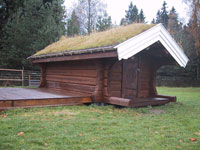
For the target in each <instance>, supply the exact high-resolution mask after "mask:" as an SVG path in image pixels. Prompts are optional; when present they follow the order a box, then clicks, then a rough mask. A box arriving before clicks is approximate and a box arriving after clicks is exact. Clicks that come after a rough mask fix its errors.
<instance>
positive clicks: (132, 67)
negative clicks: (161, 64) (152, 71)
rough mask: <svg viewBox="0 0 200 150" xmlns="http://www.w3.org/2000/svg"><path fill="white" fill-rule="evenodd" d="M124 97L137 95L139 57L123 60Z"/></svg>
mask: <svg viewBox="0 0 200 150" xmlns="http://www.w3.org/2000/svg"><path fill="white" fill-rule="evenodd" d="M122 68H123V73H122V98H128V99H131V98H134V97H137V68H138V64H137V59H136V58H132V59H127V60H123V67H122Z"/></svg>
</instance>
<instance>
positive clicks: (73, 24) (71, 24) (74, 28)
mask: <svg viewBox="0 0 200 150" xmlns="http://www.w3.org/2000/svg"><path fill="white" fill-rule="evenodd" d="M78 34H80V23H79V20H78V17H77V15H76V12H75V10H73V12H72V15H71V18H70V19H68V21H67V35H68V36H74V35H78Z"/></svg>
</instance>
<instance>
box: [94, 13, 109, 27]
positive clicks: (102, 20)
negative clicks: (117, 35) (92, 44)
mask: <svg viewBox="0 0 200 150" xmlns="http://www.w3.org/2000/svg"><path fill="white" fill-rule="evenodd" d="M111 26H112V20H111V17H110V16H108V14H107V13H106V12H105V13H104V15H103V16H99V17H98V20H97V24H96V29H97V31H105V30H107V29H109V28H111Z"/></svg>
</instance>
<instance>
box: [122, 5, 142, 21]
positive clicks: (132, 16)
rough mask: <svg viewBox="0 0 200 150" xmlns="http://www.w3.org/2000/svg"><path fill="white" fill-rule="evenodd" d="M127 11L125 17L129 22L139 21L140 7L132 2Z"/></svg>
mask: <svg viewBox="0 0 200 150" xmlns="http://www.w3.org/2000/svg"><path fill="white" fill-rule="evenodd" d="M125 12H126V15H125V17H126V20H127V22H128V24H131V23H137V22H139V15H138V8H137V6H136V5H133V3H132V2H131V3H130V5H129V8H128V10H126V11H125Z"/></svg>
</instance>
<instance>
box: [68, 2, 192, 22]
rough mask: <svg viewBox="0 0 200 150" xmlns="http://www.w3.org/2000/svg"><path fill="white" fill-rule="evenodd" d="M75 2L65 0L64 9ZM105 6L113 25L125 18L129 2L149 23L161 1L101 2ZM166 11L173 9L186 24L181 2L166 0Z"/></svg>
mask: <svg viewBox="0 0 200 150" xmlns="http://www.w3.org/2000/svg"><path fill="white" fill-rule="evenodd" d="M76 1H77V0H65V6H66V8H71V7H72V5H73V3H74V2H76ZM102 1H103V2H104V3H106V4H107V12H108V14H109V15H110V16H111V17H112V21H113V23H115V22H116V23H117V24H119V23H120V20H121V18H123V17H124V16H125V10H127V9H128V6H129V4H130V2H131V1H132V2H133V4H134V5H136V6H137V7H138V9H143V11H144V15H145V17H146V21H148V22H149V23H150V22H151V21H152V19H153V18H155V17H156V13H157V11H158V9H160V8H161V7H162V4H163V0H102ZM166 2H167V6H168V11H169V10H170V9H171V8H172V6H174V7H175V9H176V11H177V12H178V14H179V19H180V20H182V21H184V22H187V20H188V17H187V16H188V12H189V10H188V7H187V5H185V4H184V3H183V2H182V0H166Z"/></svg>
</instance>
